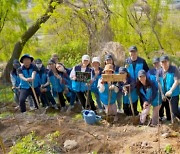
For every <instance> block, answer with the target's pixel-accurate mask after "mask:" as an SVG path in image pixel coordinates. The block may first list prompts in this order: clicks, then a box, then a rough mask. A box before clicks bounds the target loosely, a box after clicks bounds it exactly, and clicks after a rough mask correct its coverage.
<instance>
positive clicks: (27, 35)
mask: <svg viewBox="0 0 180 154" xmlns="http://www.w3.org/2000/svg"><path fill="white" fill-rule="evenodd" d="M53 3H57V4H61V3H63V0H51V1H50V2H49V4H48V8H47V10H46V13H45V14H43V15H42V16H41V17H40V18H39V19H37V21H36V22H35V23H34V24H33V25H32V26H31V27H29V28H28V29H27V31H25V32H24V34H23V35H22V36H21V38H20V40H19V41H18V42H16V44H15V46H14V49H13V52H12V55H11V57H10V59H9V61H8V63H7V65H6V67H5V69H4V71H3V74H2V77H1V79H2V80H3V81H5V82H7V81H10V80H9V73H10V70H11V69H12V67H13V66H12V63H13V60H14V59H19V57H20V55H21V52H22V50H23V48H24V46H25V44H26V43H27V42H28V40H29V39H30V38H31V37H32V36H33V35H34V34H35V33H36V32H37V31H38V30H39V29H40V28H41V24H42V23H45V22H46V21H47V20H48V19H49V18H50V16H51V13H53V11H54V9H55V8H56V5H54V4H53Z"/></svg>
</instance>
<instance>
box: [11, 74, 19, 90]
mask: <svg viewBox="0 0 180 154" xmlns="http://www.w3.org/2000/svg"><path fill="white" fill-rule="evenodd" d="M11 75H12V77H13V78H14V80H15V81H16V83H15V86H16V87H19V85H20V78H19V76H18V75H17V74H15V73H11Z"/></svg>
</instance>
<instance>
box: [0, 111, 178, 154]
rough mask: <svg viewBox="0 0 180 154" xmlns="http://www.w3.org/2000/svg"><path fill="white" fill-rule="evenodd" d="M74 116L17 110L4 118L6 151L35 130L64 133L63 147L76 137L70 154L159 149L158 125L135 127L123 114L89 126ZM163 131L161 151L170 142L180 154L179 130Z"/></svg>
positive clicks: (60, 141) (164, 128) (166, 128)
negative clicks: (109, 121)
mask: <svg viewBox="0 0 180 154" xmlns="http://www.w3.org/2000/svg"><path fill="white" fill-rule="evenodd" d="M75 115H76V114H75V113H74V114H71V115H68V114H67V113H64V114H58V115H56V116H50V115H49V114H40V113H39V111H36V112H30V113H28V114H26V115H23V116H22V115H21V114H20V113H19V112H17V113H15V118H14V117H13V116H12V115H11V116H9V117H6V118H3V119H1V126H0V136H1V137H2V138H3V139H4V143H5V146H6V150H7V151H9V150H10V147H11V146H12V145H13V144H14V143H15V142H16V140H17V139H18V138H19V137H20V135H23V136H24V135H27V134H29V133H30V132H32V131H35V133H36V134H37V135H38V136H41V137H43V136H45V135H47V134H49V133H53V132H55V131H59V132H60V134H61V135H60V136H59V138H58V144H59V146H61V147H63V144H64V142H65V141H66V140H75V141H76V142H77V143H78V145H77V147H76V148H75V149H73V150H70V151H66V152H68V153H92V152H97V153H120V154H121V153H122V154H123V153H132V154H136V153H138V154H139V153H146V154H149V153H150V154H153V153H157V151H158V135H157V132H158V131H157V130H158V129H157V128H153V127H147V126H142V127H139V126H133V125H132V124H131V123H129V120H128V119H127V118H125V116H124V115H119V118H120V120H119V122H118V123H117V124H113V125H111V126H109V125H108V124H107V123H106V121H105V120H102V121H101V122H100V123H99V124H97V125H87V124H85V123H84V121H83V120H82V119H81V118H79V119H75V118H74V116H75ZM17 122H18V123H19V126H20V129H21V131H20V130H19V128H18V126H17ZM179 128H180V127H178V129H179ZM160 130H161V135H160V147H161V149H162V150H161V151H162V153H164V149H165V147H166V146H167V145H168V144H170V145H171V146H172V148H173V153H176V154H178V153H180V135H179V133H180V132H179V133H177V131H176V132H175V131H173V130H172V129H171V128H170V127H169V126H167V125H162V126H161V128H160ZM165 133H169V135H168V137H166V138H165V137H163V136H162V134H165ZM1 152H2V151H0V153H1Z"/></svg>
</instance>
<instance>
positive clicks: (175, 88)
mask: <svg viewBox="0 0 180 154" xmlns="http://www.w3.org/2000/svg"><path fill="white" fill-rule="evenodd" d="M160 63H161V67H162V69H163V84H162V88H163V92H164V95H165V96H166V97H167V99H164V100H163V102H162V106H161V109H160V112H159V115H160V118H162V117H163V116H164V108H165V110H166V117H167V120H168V121H170V120H171V115H170V108H169V103H168V100H170V102H171V106H172V112H173V114H174V116H175V117H177V118H179V119H180V112H179V110H178V103H179V93H180V85H179V81H180V72H179V70H178V68H177V67H176V66H173V65H171V64H170V60H169V57H168V56H167V55H163V56H161V57H160Z"/></svg>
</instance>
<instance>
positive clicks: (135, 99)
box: [123, 88, 138, 104]
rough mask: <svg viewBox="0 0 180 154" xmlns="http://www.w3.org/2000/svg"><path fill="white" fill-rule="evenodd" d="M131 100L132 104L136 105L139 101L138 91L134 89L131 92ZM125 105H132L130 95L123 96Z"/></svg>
mask: <svg viewBox="0 0 180 154" xmlns="http://www.w3.org/2000/svg"><path fill="white" fill-rule="evenodd" d="M130 97H131V99H132V103H135V102H136V101H137V100H138V94H137V91H136V89H135V88H134V89H133V90H132V91H131V95H130ZM123 103H124V104H130V100H129V96H128V95H126V96H125V95H123Z"/></svg>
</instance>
